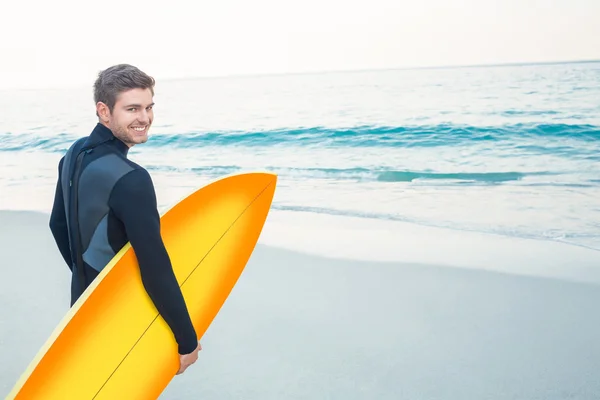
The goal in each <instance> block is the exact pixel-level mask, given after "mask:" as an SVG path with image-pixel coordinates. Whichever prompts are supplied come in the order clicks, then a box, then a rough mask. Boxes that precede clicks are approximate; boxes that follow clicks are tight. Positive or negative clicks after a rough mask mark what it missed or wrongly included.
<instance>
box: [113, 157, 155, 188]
mask: <svg viewBox="0 0 600 400" xmlns="http://www.w3.org/2000/svg"><path fill="white" fill-rule="evenodd" d="M128 164H129V166H130V167H131V170H130V171H128V172H127V173H125V174H123V176H121V178H120V179H119V180H118V182H117V185H116V187H115V189H117V190H118V191H120V192H121V193H127V194H137V193H141V194H143V193H146V194H149V193H154V183H153V182H152V177H151V176H150V173H149V172H148V170H146V168H144V167H141V166H139V165H137V164H135V163H128Z"/></svg>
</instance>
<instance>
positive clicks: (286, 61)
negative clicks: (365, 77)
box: [0, 0, 600, 87]
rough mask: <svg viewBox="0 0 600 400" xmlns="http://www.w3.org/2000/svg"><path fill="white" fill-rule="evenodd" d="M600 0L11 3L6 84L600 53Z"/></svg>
mask: <svg viewBox="0 0 600 400" xmlns="http://www.w3.org/2000/svg"><path fill="white" fill-rule="evenodd" d="M599 17H600V0H420V1H417V0H415V1H403V0H368V1H367V0H360V1H356V0H295V1H286V0H254V1H250V0H212V1H203V0H200V1H198V2H192V1H191V0H188V1H181V0H160V1H154V0H147V1H143V2H139V1H131V2H126V1H122V0H119V1H117V0H103V1H98V2H83V1H75V0H54V1H39V0H35V1H21V2H17V1H13V0H7V1H3V2H2V5H0V52H1V53H0V87H15V86H16V87H46V86H62V85H65V84H84V85H90V84H91V82H93V80H94V78H95V76H96V74H97V72H98V71H99V70H100V69H103V68H105V67H107V66H109V65H111V64H115V63H121V62H126V63H131V64H135V65H137V66H139V67H140V68H142V69H144V70H145V71H147V72H148V73H150V74H152V75H154V76H155V77H157V78H180V77H197V76H222V75H231V74H256V73H287V72H307V71H326V70H353V69H370V68H399V67H418V66H443V65H464V64H489V63H506V62H537V61H557V60H559V61H562V60H582V59H600V23H599Z"/></svg>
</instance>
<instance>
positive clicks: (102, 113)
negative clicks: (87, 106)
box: [96, 101, 110, 123]
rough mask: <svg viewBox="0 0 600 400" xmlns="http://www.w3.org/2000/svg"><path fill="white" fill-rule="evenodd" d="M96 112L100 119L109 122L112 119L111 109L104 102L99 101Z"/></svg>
mask: <svg viewBox="0 0 600 400" xmlns="http://www.w3.org/2000/svg"><path fill="white" fill-rule="evenodd" d="M96 113H98V117H99V118H100V121H102V122H104V123H108V122H109V121H110V111H109V109H108V106H107V105H106V104H104V103H103V102H101V101H99V102H98V103H97V104H96Z"/></svg>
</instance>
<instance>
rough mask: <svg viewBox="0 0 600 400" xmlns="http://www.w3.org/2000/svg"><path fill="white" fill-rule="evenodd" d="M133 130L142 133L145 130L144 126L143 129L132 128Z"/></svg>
mask: <svg viewBox="0 0 600 400" xmlns="http://www.w3.org/2000/svg"><path fill="white" fill-rule="evenodd" d="M133 129H134V130H136V131H138V132H142V131H143V130H144V129H146V127H145V126H144V127H143V128H133Z"/></svg>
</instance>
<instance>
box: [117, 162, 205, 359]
mask: <svg viewBox="0 0 600 400" xmlns="http://www.w3.org/2000/svg"><path fill="white" fill-rule="evenodd" d="M109 206H110V207H111V209H112V210H113V212H114V214H115V215H116V217H117V218H119V219H120V220H121V221H122V222H123V225H124V226H125V231H126V233H127V237H128V239H129V241H130V242H131V246H132V247H133V250H134V252H135V255H136V257H137V260H138V264H139V267H140V273H141V278H142V282H143V284H144V287H145V289H146V291H147V292H148V295H149V296H150V299H151V300H152V301H153V303H154V305H155V306H156V309H157V310H158V312H159V313H160V314H161V316H162V317H163V319H164V320H165V322H166V323H167V324H168V325H169V327H170V328H171V331H172V332H173V335H174V337H175V340H176V341H177V344H178V346H179V354H188V353H191V352H192V351H194V350H195V349H196V347H197V346H198V339H197V336H196V331H195V330H194V326H193V325H192V322H191V319H190V316H189V313H188V310H187V306H186V304H185V300H184V298H183V295H182V293H181V289H180V288H179V285H178V283H177V279H176V277H175V274H174V272H173V268H172V265H171V260H170V258H169V255H168V253H167V251H166V249H165V246H164V243H163V240H162V237H161V235H160V216H159V214H158V209H157V202H156V193H155V191H154V185H153V184H152V179H151V177H150V175H149V174H148V172H147V171H146V170H145V169H135V170H133V171H131V172H129V173H127V174H126V175H125V176H123V177H122V178H121V179H120V180H119V181H118V182H117V184H116V185H115V187H114V188H113V191H112V193H111V196H110V200H109Z"/></svg>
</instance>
